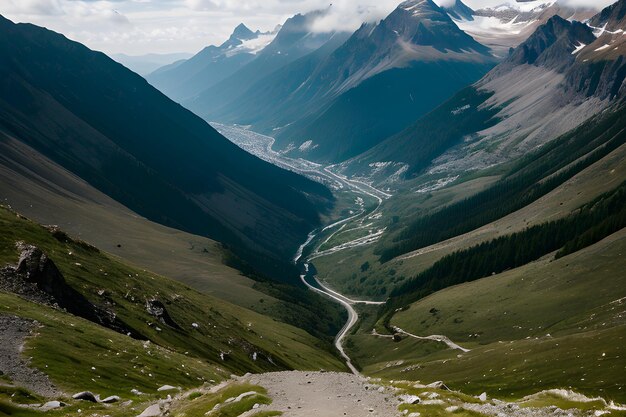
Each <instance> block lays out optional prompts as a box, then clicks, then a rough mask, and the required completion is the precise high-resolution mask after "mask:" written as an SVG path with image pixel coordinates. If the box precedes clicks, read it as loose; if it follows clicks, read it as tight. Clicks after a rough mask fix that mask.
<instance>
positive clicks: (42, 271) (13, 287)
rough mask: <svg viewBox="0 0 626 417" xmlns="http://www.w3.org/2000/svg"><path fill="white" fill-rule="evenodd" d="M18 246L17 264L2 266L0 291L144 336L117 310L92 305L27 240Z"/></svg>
mask: <svg viewBox="0 0 626 417" xmlns="http://www.w3.org/2000/svg"><path fill="white" fill-rule="evenodd" d="M16 246H17V249H18V251H19V252H20V257H19V261H18V264H17V266H13V265H7V266H5V267H4V268H2V269H0V290H2V291H6V292H10V293H13V294H17V295H19V296H21V297H23V298H25V299H27V300H30V301H33V302H36V303H39V304H44V305H47V306H50V307H53V308H57V309H61V310H65V311H67V312H68V313H71V314H74V315H75V316H79V317H82V318H84V319H87V320H89V321H92V322H94V323H96V324H99V325H101V326H104V327H107V328H109V329H112V330H115V331H117V332H120V333H123V334H127V335H129V336H132V337H134V338H138V339H145V338H144V337H143V336H142V335H141V334H140V333H139V332H137V331H136V330H134V329H133V328H131V327H130V326H128V325H126V324H125V323H124V322H123V321H122V320H120V319H119V318H118V317H117V316H116V314H115V312H114V311H111V310H107V309H105V308H102V307H99V306H96V305H94V304H92V303H91V302H90V301H89V300H88V299H87V298H85V297H84V296H83V295H82V294H81V293H79V292H78V291H76V290H75V289H74V288H72V287H71V286H70V285H68V283H67V282H66V281H65V278H64V277H63V274H61V271H59V269H58V268H57V266H56V264H55V263H54V262H53V261H52V260H51V259H50V258H49V257H48V255H46V254H45V253H44V252H43V251H42V250H41V249H39V248H38V247H36V246H33V245H28V244H26V243H24V242H18V243H17V244H16Z"/></svg>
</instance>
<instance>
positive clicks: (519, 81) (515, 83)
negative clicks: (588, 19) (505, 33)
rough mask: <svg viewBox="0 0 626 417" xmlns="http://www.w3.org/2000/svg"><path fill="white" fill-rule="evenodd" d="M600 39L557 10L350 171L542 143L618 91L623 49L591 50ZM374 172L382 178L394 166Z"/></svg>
mask: <svg viewBox="0 0 626 417" xmlns="http://www.w3.org/2000/svg"><path fill="white" fill-rule="evenodd" d="M598 41H599V40H597V39H596V37H595V36H594V34H593V31H592V29H591V28H589V27H588V26H586V25H583V24H581V23H578V22H569V21H566V20H564V19H562V18H560V17H558V16H555V17H553V18H551V19H550V20H549V21H548V23H546V24H545V25H543V26H541V27H539V28H538V29H537V31H536V32H535V33H534V34H533V35H532V36H531V37H529V38H528V39H527V40H526V41H525V42H524V43H523V44H521V45H520V46H519V47H518V48H516V49H515V50H514V51H513V52H512V53H511V55H510V56H509V57H508V58H507V59H506V60H505V61H504V62H502V63H501V64H499V65H498V66H497V67H496V68H494V69H493V70H492V71H491V72H490V73H489V74H487V75H486V76H485V77H484V78H483V79H482V80H480V81H479V82H478V83H476V84H475V85H473V86H471V87H470V88H468V89H466V90H465V91H463V92H461V93H459V94H458V95H456V96H455V97H453V98H452V99H450V100H448V101H447V102H446V103H444V104H443V105H442V106H440V107H439V108H437V109H436V110H434V111H433V112H431V113H430V114H428V115H426V116H424V117H423V118H421V119H420V120H418V121H417V123H415V124H414V125H413V126H412V127H409V128H408V129H406V130H405V131H404V132H402V133H400V134H398V135H396V136H394V137H392V138H390V139H387V140H386V141H384V142H383V143H381V144H380V145H379V146H378V147H376V148H373V149H372V150H370V151H369V152H367V153H364V154H363V155H360V156H358V157H356V158H354V159H353V160H351V161H348V162H346V163H345V164H343V165H342V168H343V170H344V172H345V173H350V174H358V175H360V176H371V175H372V174H374V173H373V169H372V167H373V166H376V165H377V164H382V163H387V164H388V165H389V167H390V168H389V169H394V170H397V169H398V166H401V167H403V169H404V172H405V173H408V175H409V176H411V175H415V174H418V173H420V172H429V173H432V174H438V175H442V176H450V175H456V174H457V173H459V172H466V171H467V170H476V169H482V168H486V167H490V166H493V165H497V164H501V163H503V162H506V161H509V160H511V159H515V158H518V157H520V156H522V155H524V154H525V153H527V152H529V151H532V150H533V149H536V148H537V147H539V146H542V145H544V144H545V143H547V142H549V141H550V140H552V139H554V138H556V137H558V136H559V135H561V134H563V133H565V132H567V131H569V130H571V129H573V128H575V127H576V126H578V125H580V124H581V123H583V122H585V121H586V120H588V119H589V118H590V117H592V116H593V115H595V114H597V113H599V112H600V111H602V110H603V109H604V108H606V107H607V106H608V105H610V104H611V102H614V101H615V100H617V99H618V98H619V94H618V93H619V91H620V88H621V87H622V84H623V81H624V76H623V71H624V70H623V67H624V64H623V62H622V61H623V55H619V53H615V54H614V55H613V56H600V55H598V53H597V52H590V51H594V50H595V49H596V48H597V47H595V45H597V42H598ZM605 49H606V48H605ZM613 52H616V51H613ZM588 53H593V54H594V57H595V58H594V59H593V60H591V59H589V58H587V57H586V56H583V54H588ZM391 163H393V164H391ZM394 172H395V171H394ZM374 175H376V176H377V177H378V178H380V179H381V180H382V179H383V178H384V176H385V175H389V172H387V171H385V170H383V171H378V172H376V174H374ZM372 179H374V180H376V178H372Z"/></svg>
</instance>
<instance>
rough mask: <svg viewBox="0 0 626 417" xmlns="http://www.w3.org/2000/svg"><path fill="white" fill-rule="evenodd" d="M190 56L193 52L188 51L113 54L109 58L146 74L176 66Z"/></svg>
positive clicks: (138, 72)
mask: <svg viewBox="0 0 626 417" xmlns="http://www.w3.org/2000/svg"><path fill="white" fill-rule="evenodd" d="M192 56H193V54H188V53H176V54H146V55H126V54H114V55H111V58H113V59H114V60H115V61H117V62H119V63H120V64H122V65H124V66H125V67H126V68H128V69H130V70H132V71H134V72H136V73H137V74H139V75H142V76H147V75H148V74H150V73H152V72H153V71H156V70H157V69H159V68H161V67H163V66H166V65H167V66H169V65H172V66H176V65H178V64H180V63H182V62H184V61H185V60H187V59H189V58H191V57H192Z"/></svg>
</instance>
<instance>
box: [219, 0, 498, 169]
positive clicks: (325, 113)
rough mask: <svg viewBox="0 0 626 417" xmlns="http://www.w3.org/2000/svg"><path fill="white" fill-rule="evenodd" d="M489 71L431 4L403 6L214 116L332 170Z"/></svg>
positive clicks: (486, 61) (476, 47) (482, 52)
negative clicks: (257, 132) (250, 129)
mask: <svg viewBox="0 0 626 417" xmlns="http://www.w3.org/2000/svg"><path fill="white" fill-rule="evenodd" d="M331 49H333V50H331ZM320 58H321V59H320ZM493 65H495V62H494V59H493V58H492V57H491V56H490V55H489V52H488V49H487V48H486V47H484V46H483V45H481V44H479V43H478V42H476V41H474V40H473V39H472V38H471V37H470V36H468V35H466V34H465V33H464V32H462V31H461V30H459V29H458V28H457V27H456V25H455V24H454V23H453V22H452V20H451V19H450V18H449V17H448V16H447V14H446V13H445V12H444V11H443V10H442V9H440V8H439V7H437V6H436V5H435V4H434V3H433V2H432V1H429V0H421V1H409V2H404V3H402V4H401V5H400V6H399V7H398V8H397V9H396V10H395V11H393V12H392V13H391V14H390V15H389V16H387V18H386V19H384V20H382V21H381V22H379V23H376V24H364V25H362V26H361V28H360V29H359V30H357V31H356V32H355V33H354V34H353V35H352V36H350V38H349V39H347V41H345V43H343V44H342V45H340V46H336V45H333V46H332V48H331V47H329V48H325V49H324V51H323V52H317V53H315V54H311V57H308V58H307V59H302V60H300V61H298V62H295V63H293V64H291V65H290V66H287V67H285V68H284V69H283V70H282V71H280V72H278V73H276V74H275V76H272V77H266V78H264V79H262V80H260V81H259V82H257V83H256V84H255V85H253V86H252V87H251V88H249V89H248V91H247V93H245V94H244V95H242V96H241V97H239V98H238V99H236V100H234V101H233V102H232V103H231V104H230V105H227V106H225V107H224V108H223V109H221V110H220V111H217V112H215V113H213V115H212V116H214V117H215V118H217V119H218V120H221V121H226V122H230V123H238V124H244V125H249V124H251V125H253V126H254V127H255V128H256V129H259V130H261V131H263V132H265V133H267V134H272V135H273V136H275V137H276V145H277V147H278V148H280V149H282V150H284V151H286V152H289V154H290V155H292V156H303V157H305V158H307V159H313V160H317V161H324V162H329V161H332V162H337V161H342V160H345V159H346V158H349V157H351V156H354V155H356V154H359V153H360V152H363V151H365V150H367V149H369V148H370V147H371V146H373V145H375V144H376V143H377V142H378V141H380V140H382V139H384V138H385V137H388V136H389V135H391V134H393V133H395V132H397V131H399V130H401V129H402V128H404V127H406V125H408V124H409V123H410V122H412V121H414V120H415V119H416V118H417V117H419V116H420V115H422V114H424V113H425V112H427V111H429V110H431V109H432V108H433V107H435V106H436V105H438V104H439V103H441V102H442V101H443V100H445V99H446V98H447V97H449V96H450V95H451V94H453V93H454V92H456V91H457V90H459V89H460V88H462V87H464V86H465V85H467V84H470V83H472V82H474V81H476V80H478V79H479V78H480V77H481V76H482V75H484V74H485V73H486V72H487V71H488V70H489V69H491V68H492V67H493ZM293 74H297V76H293ZM284 79H286V80H287V82H286V83H285V82H283V80H284Z"/></svg>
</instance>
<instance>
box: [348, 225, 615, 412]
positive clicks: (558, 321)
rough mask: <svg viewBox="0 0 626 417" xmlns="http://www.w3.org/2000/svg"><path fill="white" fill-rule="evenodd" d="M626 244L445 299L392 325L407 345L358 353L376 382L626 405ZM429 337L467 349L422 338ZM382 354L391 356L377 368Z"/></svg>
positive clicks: (611, 242) (547, 263)
mask: <svg viewBox="0 0 626 417" xmlns="http://www.w3.org/2000/svg"><path fill="white" fill-rule="evenodd" d="M625 236H626V234H625V233H624V231H623V230H622V231H621V232H618V233H616V234H614V235H612V236H610V237H607V238H606V239H604V240H603V241H601V242H599V243H597V244H596V245H594V246H591V247H589V248H587V249H585V250H583V251H581V252H578V253H576V254H573V255H569V256H566V257H564V258H561V259H559V260H557V261H552V258H546V259H543V260H541V261H538V262H536V263H532V264H529V265H526V266H524V267H522V268H517V269H513V270H510V271H507V272H504V273H502V274H498V275H494V276H491V277H489V278H485V279H482V280H480V281H476V282H472V283H469V284H463V285H459V286H456V287H452V288H449V289H446V290H444V291H440V292H438V293H436V294H434V295H432V296H430V297H427V298H424V299H422V300H420V301H418V302H416V303H414V304H412V305H411V306H410V307H409V308H406V309H403V310H402V311H399V312H398V313H396V314H395V315H394V316H393V317H392V318H391V320H390V323H389V326H390V327H395V328H396V331H397V332H398V336H399V337H400V339H401V341H400V342H398V343H394V342H393V341H392V340H391V339H389V338H380V337H376V336H374V335H371V334H365V333H363V334H361V335H358V336H357V337H355V338H354V339H353V345H354V346H355V349H354V354H355V356H356V357H358V358H359V360H360V361H361V363H362V365H363V366H364V367H365V369H366V370H367V372H368V373H371V374H373V375H377V376H383V377H387V378H392V379H395V378H399V379H412V380H414V379H417V380H421V381H433V380H443V381H445V383H446V384H447V385H448V386H449V387H450V388H452V389H455V390H457V389H458V390H462V391H463V392H466V393H470V394H474V395H479V394H481V393H482V392H487V395H488V397H496V398H508V399H510V398H520V397H523V396H526V395H534V397H533V398H534V399H535V401H537V400H538V397H539V396H540V395H535V394H537V393H540V392H542V391H543V390H554V389H568V390H574V391H576V392H580V393H583V394H586V395H587V396H589V397H602V398H605V399H606V400H613V401H617V402H624V399H625V396H624V389H626V387H624V381H623V378H622V374H623V370H624V360H623V359H622V358H623V355H624V346H625V345H624V337H625V334H626V333H625V332H624V320H623V317H624V314H625V304H624V300H625V299H624V297H625V296H626V294H625V293H624V288H625V287H624V275H623V274H621V273H620V272H619V271H620V270H621V269H622V268H624V257H623V256H621V255H622V254H623V251H624V249H625V244H626V240H625ZM378 330H379V332H384V330H383V329H382V326H381V327H379V328H378ZM402 332H406V333H402ZM430 335H442V336H445V337H446V338H447V340H451V341H452V342H453V343H455V344H456V345H457V346H460V348H457V349H450V348H447V347H446V345H445V344H444V343H442V342H438V341H437V339H435V340H433V338H432V337H431V339H422V340H419V338H418V337H420V336H422V337H427V336H430ZM439 337H441V336H439ZM460 349H466V350H465V351H463V350H460ZM377 351H378V352H380V351H385V352H389V353H388V354H387V355H385V356H384V358H381V357H377V358H376V359H373V360H372V359H371V353H372V352H377ZM545 394H548V395H549V394H550V392H547V393H545ZM565 394H566V393H563V395H565ZM552 395H557V396H558V395H560V394H559V392H558V391H552ZM562 398H564V399H567V395H565V397H562ZM571 399H573V397H572V398H571ZM527 400H532V399H527ZM554 400H555V398H552V401H554ZM540 403H541V402H539V401H537V402H535V404H540ZM572 405H573V404H572ZM589 405H591V404H589ZM561 407H563V408H567V405H564V406H561ZM507 415H508V414H507ZM511 415H515V414H511ZM615 415H619V414H615Z"/></svg>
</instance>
